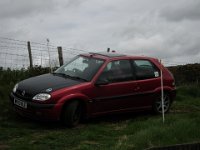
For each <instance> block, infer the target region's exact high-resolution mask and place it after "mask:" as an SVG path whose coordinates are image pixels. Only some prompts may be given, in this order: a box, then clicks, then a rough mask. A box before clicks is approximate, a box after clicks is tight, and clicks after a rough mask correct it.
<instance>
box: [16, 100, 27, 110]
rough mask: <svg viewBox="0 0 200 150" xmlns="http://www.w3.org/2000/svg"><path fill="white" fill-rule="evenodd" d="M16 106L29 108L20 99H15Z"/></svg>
mask: <svg viewBox="0 0 200 150" xmlns="http://www.w3.org/2000/svg"><path fill="white" fill-rule="evenodd" d="M14 104H15V105H17V106H19V107H22V108H27V103H26V102H24V101H21V100H18V99H14Z"/></svg>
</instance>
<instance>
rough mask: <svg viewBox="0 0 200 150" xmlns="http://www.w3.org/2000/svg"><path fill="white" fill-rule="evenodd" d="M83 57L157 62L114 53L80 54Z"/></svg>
mask: <svg viewBox="0 0 200 150" xmlns="http://www.w3.org/2000/svg"><path fill="white" fill-rule="evenodd" d="M81 55H83V56H88V57H95V58H99V59H106V60H116V59H149V60H158V59H156V58H152V57H147V56H132V55H125V54H119V53H115V52H91V53H87V54H81Z"/></svg>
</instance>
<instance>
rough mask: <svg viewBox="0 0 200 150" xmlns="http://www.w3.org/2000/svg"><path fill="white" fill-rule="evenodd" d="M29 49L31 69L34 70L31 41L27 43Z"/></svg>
mask: <svg viewBox="0 0 200 150" xmlns="http://www.w3.org/2000/svg"><path fill="white" fill-rule="evenodd" d="M27 47H28V55H29V61H30V68H33V59H32V53H31V43H30V41H28V42H27Z"/></svg>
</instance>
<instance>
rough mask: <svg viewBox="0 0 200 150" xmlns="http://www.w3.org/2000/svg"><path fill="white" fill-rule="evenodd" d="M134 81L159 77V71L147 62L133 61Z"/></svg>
mask: <svg viewBox="0 0 200 150" xmlns="http://www.w3.org/2000/svg"><path fill="white" fill-rule="evenodd" d="M132 63H133V66H134V68H135V69H134V70H135V71H134V72H135V78H136V80H144V79H151V78H157V77H159V76H160V71H159V69H158V68H157V67H156V66H155V65H154V64H153V63H151V62H150V61H149V60H133V61H132Z"/></svg>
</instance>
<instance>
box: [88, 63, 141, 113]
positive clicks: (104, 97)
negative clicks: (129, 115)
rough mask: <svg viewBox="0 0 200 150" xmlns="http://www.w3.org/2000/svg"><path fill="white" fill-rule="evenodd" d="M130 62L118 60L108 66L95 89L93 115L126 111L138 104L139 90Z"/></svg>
mask: <svg viewBox="0 0 200 150" xmlns="http://www.w3.org/2000/svg"><path fill="white" fill-rule="evenodd" d="M132 69H133V68H132V65H131V61H130V60H117V61H112V62H110V63H108V64H107V66H106V67H105V68H104V70H103V72H102V74H101V75H100V76H99V78H98V80H97V81H96V85H95V87H94V89H93V103H92V107H91V108H92V110H93V114H99V113H107V112H113V111H124V110H127V109H130V108H133V107H134V102H137V99H136V97H135V98H134V93H136V92H137V90H139V88H138V85H137V82H135V80H134V75H133V70H132Z"/></svg>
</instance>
